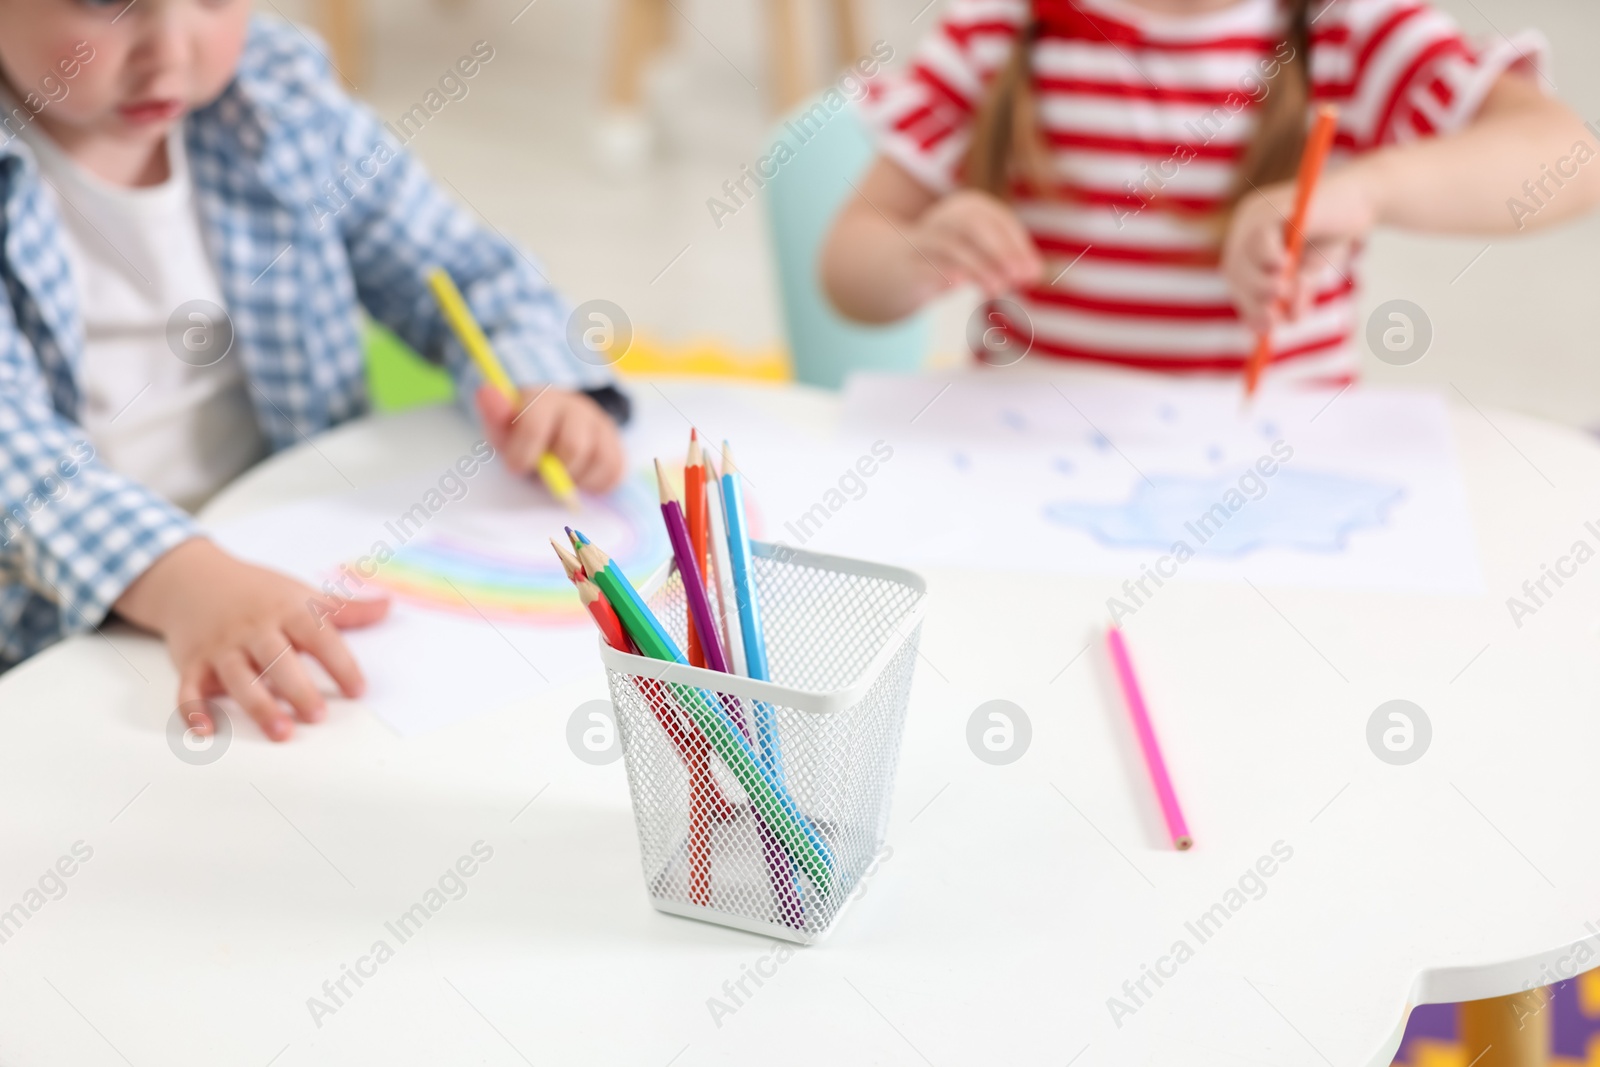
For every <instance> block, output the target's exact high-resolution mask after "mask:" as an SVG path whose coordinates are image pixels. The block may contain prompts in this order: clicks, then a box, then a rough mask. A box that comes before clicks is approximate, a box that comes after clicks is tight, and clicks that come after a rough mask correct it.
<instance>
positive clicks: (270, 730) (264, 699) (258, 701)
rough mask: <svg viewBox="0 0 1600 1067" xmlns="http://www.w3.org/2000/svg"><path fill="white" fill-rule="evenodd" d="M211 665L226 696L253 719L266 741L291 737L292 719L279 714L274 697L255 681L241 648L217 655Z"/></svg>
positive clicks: (281, 713) (251, 665) (249, 664)
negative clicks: (213, 666) (213, 664)
mask: <svg viewBox="0 0 1600 1067" xmlns="http://www.w3.org/2000/svg"><path fill="white" fill-rule="evenodd" d="M215 668H216V672H217V677H218V678H220V679H221V680H222V685H223V688H225V689H226V690H227V691H228V695H229V696H230V697H232V698H233V699H234V701H235V702H237V703H238V705H239V706H240V707H241V708H243V709H244V710H245V713H246V714H247V715H249V716H250V717H251V718H252V719H254V720H255V721H256V724H257V725H258V726H260V727H261V732H262V733H264V734H266V735H267V737H268V739H269V740H272V741H287V740H289V738H290V737H292V736H294V722H293V720H291V719H290V718H289V716H287V715H285V714H284V713H283V708H282V707H281V706H280V705H279V704H278V699H277V697H275V696H273V695H272V693H271V691H270V690H268V688H267V687H266V686H265V685H264V684H262V683H261V682H259V681H257V675H258V673H259V672H258V670H257V669H256V667H255V666H254V665H253V664H252V663H251V662H250V660H249V659H248V658H247V657H246V656H245V654H244V652H243V651H242V650H240V649H233V650H230V651H228V652H224V653H223V654H222V655H220V656H218V657H217V660H216V664H215Z"/></svg>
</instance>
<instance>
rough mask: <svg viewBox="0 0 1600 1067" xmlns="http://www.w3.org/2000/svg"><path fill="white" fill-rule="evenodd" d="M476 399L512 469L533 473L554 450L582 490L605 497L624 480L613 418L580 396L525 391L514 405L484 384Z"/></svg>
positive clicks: (496, 447) (549, 389)
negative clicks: (540, 462) (546, 455)
mask: <svg viewBox="0 0 1600 1067" xmlns="http://www.w3.org/2000/svg"><path fill="white" fill-rule="evenodd" d="M477 401H478V414H479V415H480V416H481V417H482V418H483V426H484V429H485V431H486V432H487V433H488V435H489V443H490V444H491V445H493V446H494V450H495V451H496V452H498V453H500V457H501V459H502V460H503V461H504V463H505V464H506V466H508V467H510V468H511V469H512V470H515V471H532V470H534V469H535V467H536V466H537V464H538V462H539V457H540V456H542V455H544V454H545V453H546V452H554V453H555V454H556V457H557V458H558V459H560V460H561V462H562V463H564V464H566V467H567V471H568V473H570V474H571V475H572V480H573V481H574V482H577V483H578V488H579V489H582V490H583V491H584V492H587V493H603V492H606V491H607V490H609V489H615V488H616V487H617V483H619V482H621V481H622V474H623V464H624V456H623V451H622V435H621V434H619V433H618V432H617V426H616V423H614V422H612V421H611V416H610V415H607V414H606V413H605V411H604V409H602V408H601V407H600V405H599V404H596V403H595V402H594V401H593V400H590V399H589V398H588V397H586V396H584V395H583V394H582V393H574V392H570V391H568V390H566V389H556V388H553V387H548V386H547V387H545V388H543V389H524V390H523V391H522V395H521V396H520V397H519V398H518V401H517V403H516V405H515V406H513V405H512V403H511V401H509V400H507V399H506V398H505V397H504V396H502V395H501V394H500V393H499V392H498V391H497V390H495V389H494V388H492V387H490V386H487V385H485V386H481V387H480V388H479V389H478V395H477Z"/></svg>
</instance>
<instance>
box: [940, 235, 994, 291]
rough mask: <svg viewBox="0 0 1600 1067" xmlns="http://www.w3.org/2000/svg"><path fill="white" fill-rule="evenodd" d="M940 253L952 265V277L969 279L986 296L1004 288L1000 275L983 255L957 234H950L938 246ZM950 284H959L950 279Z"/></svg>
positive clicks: (963, 279)
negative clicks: (949, 236) (939, 246)
mask: <svg viewBox="0 0 1600 1067" xmlns="http://www.w3.org/2000/svg"><path fill="white" fill-rule="evenodd" d="M940 254H941V255H942V256H943V257H944V258H945V260H946V261H947V262H949V263H950V264H951V265H952V266H953V267H954V271H953V272H952V278H955V277H959V278H960V279H961V280H962V281H969V282H972V283H973V284H974V285H976V286H977V287H978V288H979V289H982V290H983V292H984V294H985V295H986V296H994V295H997V294H998V293H1000V292H1003V291H1004V289H1005V283H1004V281H1003V280H1002V277H1001V276H1000V275H997V274H995V273H994V272H993V271H992V270H990V269H989V266H988V264H987V263H986V262H985V261H984V259H983V257H982V256H981V255H979V254H978V252H977V250H976V249H974V248H973V247H972V246H971V245H970V244H969V243H968V242H966V241H964V240H962V239H961V238H960V237H959V236H954V235H953V236H952V237H951V238H950V239H948V240H946V241H945V242H944V243H943V245H942V247H941V248H940ZM952 284H959V283H956V282H954V281H952Z"/></svg>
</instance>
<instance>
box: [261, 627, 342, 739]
mask: <svg viewBox="0 0 1600 1067" xmlns="http://www.w3.org/2000/svg"><path fill="white" fill-rule="evenodd" d="M249 650H250V656H251V658H253V659H254V660H255V661H256V666H257V667H259V668H261V681H262V682H264V683H266V685H267V688H268V689H270V690H271V691H272V692H273V693H275V694H276V695H277V696H279V697H280V698H282V699H283V700H286V701H288V703H289V706H290V707H291V708H293V709H294V713H295V716H296V717H297V718H299V720H300V721H301V722H321V721H322V720H323V719H325V718H327V716H328V705H327V702H326V701H325V700H323V698H322V694H321V693H320V692H318V691H317V687H316V685H315V684H313V682H312V681H311V676H310V675H308V674H307V673H306V665H305V664H304V663H301V662H300V654H299V653H298V652H296V651H295V646H294V642H292V641H290V640H289V636H288V635H287V634H285V633H283V632H282V631H281V630H274V631H272V632H271V633H267V634H263V635H262V636H260V637H258V638H256V639H255V640H253V641H251V642H250V645H249Z"/></svg>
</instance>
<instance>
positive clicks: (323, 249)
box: [0, 0, 623, 740]
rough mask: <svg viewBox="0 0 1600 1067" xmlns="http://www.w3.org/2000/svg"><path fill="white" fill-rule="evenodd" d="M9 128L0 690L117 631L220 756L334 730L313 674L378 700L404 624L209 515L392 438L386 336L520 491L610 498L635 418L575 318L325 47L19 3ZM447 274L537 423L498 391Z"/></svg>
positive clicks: (1, 157)
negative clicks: (133, 642)
mask: <svg viewBox="0 0 1600 1067" xmlns="http://www.w3.org/2000/svg"><path fill="white" fill-rule="evenodd" d="M493 56H494V50H493V48H492V46H490V45H489V44H487V43H486V42H478V44H477V45H476V46H474V47H473V48H472V49H471V51H470V53H468V54H465V55H463V56H462V58H461V60H460V61H459V62H458V63H457V64H455V65H454V66H453V67H452V68H451V70H450V71H449V72H448V73H447V74H446V75H445V77H444V78H442V79H440V82H439V89H438V90H437V91H430V93H429V96H428V98H426V99H425V100H424V103H423V105H422V106H423V107H425V108H427V109H428V110H429V111H430V112H432V111H436V110H437V109H438V108H437V107H435V104H434V99H435V98H437V101H438V106H440V107H442V106H443V104H444V102H445V101H446V100H447V99H459V96H460V95H465V92H466V88H465V87H466V83H467V82H468V81H470V80H471V79H472V78H474V77H476V76H478V74H479V73H480V71H481V70H482V68H483V66H484V65H485V64H487V63H489V62H491V61H492V60H493ZM458 94H459V95H458ZM0 103H3V104H4V112H3V119H0V123H3V126H4V129H3V131H0V200H3V206H4V212H3V214H0V220H3V222H0V229H3V236H4V244H3V253H0V280H3V281H4V284H5V297H6V299H4V300H3V301H0V670H3V669H5V668H6V667H8V666H10V665H12V664H15V663H16V662H19V661H20V660H21V659H23V658H25V657H26V656H29V655H31V654H32V653H34V652H35V651H37V650H39V649H40V648H42V647H44V646H46V645H48V644H50V643H52V642H54V641H56V640H59V639H60V638H62V637H64V636H67V635H69V634H72V633H75V632H81V631H85V630H91V629H94V628H96V627H98V626H99V625H100V623H101V622H102V620H104V619H105V618H106V617H107V616H108V615H109V614H110V613H112V612H115V613H117V614H118V615H120V616H121V617H122V618H124V619H126V620H128V621H130V622H132V623H134V624H136V625H139V626H142V627H144V628H146V629H148V630H151V631H153V632H155V633H158V634H160V635H161V636H162V637H163V638H164V639H165V640H166V643H167V647H168V650H169V651H170V653H171V656H172V660H173V662H174V664H175V665H176V667H177V672H178V676H179V690H178V700H179V706H180V707H182V708H184V709H186V714H187V713H188V712H189V711H192V715H191V716H190V725H191V727H192V728H193V729H195V730H196V731H198V732H201V733H204V732H208V731H210V730H211V729H213V728H214V723H213V722H212V721H211V719H210V716H209V713H208V712H207V711H205V710H203V709H204V708H205V707H206V705H205V699H206V698H208V697H212V696H219V695H223V694H226V695H228V696H231V697H232V698H233V699H235V700H236V701H238V703H239V704H240V705H241V706H243V707H244V708H245V710H246V711H248V712H249V713H250V715H251V716H252V717H253V718H254V719H255V720H256V721H257V722H258V723H259V724H260V725H261V727H262V729H263V731H264V732H265V733H266V735H267V736H268V737H270V738H272V739H274V740H284V739H286V738H288V737H289V736H290V735H291V734H292V733H293V731H294V721H295V719H298V720H300V721H302V722H316V721H318V720H320V719H322V718H323V717H324V716H325V715H326V707H325V703H324V699H323V696H322V694H321V693H320V692H319V691H318V689H317V687H316V685H315V684H314V683H313V680H312V676H311V674H310V673H309V672H308V669H307V664H306V663H305V662H304V661H303V659H302V655H304V656H309V657H311V658H312V659H314V660H316V661H317V662H319V663H320V664H321V665H322V666H323V667H324V668H325V669H326V670H327V672H328V674H329V675H330V676H331V677H332V678H333V679H334V680H335V682H336V683H337V684H338V686H339V688H340V690H341V691H342V692H343V693H344V694H345V695H347V696H356V695H358V694H359V693H360V692H361V690H362V686H363V680H362V675H361V670H360V668H359V667H358V666H357V664H356V662H355V660H354V659H353V658H352V657H351V654H350V652H349V650H348V648H347V647H346V645H345V642H344V641H343V639H342V638H341V637H340V636H339V628H340V627H349V626H362V625H367V624H370V623H373V622H376V621H378V620H379V619H381V618H382V617H383V615H384V613H385V611H386V610H387V606H388V605H387V602H385V601H381V600H348V601H346V600H338V599H334V600H332V601H328V600H327V598H324V597H321V594H319V593H317V592H316V591H315V590H312V589H310V588H308V587H306V586H304V585H302V584H301V583H299V582H297V581H294V580H292V579H290V578H288V577H285V576H284V575H281V574H278V573H276V572H273V571H270V570H266V569H263V568H261V567H256V566H253V565H251V564H248V563H245V562H242V561H240V560H237V559H234V558H233V557H231V556H229V555H228V554H227V553H225V552H223V551H222V550H221V549H220V548H218V547H217V546H216V545H214V544H212V543H211V542H210V541H208V540H207V539H206V538H205V537H204V536H202V535H201V532H200V530H199V529H198V527H197V526H196V525H195V523H194V521H193V520H192V518H191V517H190V515H189V510H190V509H193V508H194V507H196V506H198V505H199V504H200V503H202V502H203V501H204V500H205V499H206V498H207V497H209V496H210V495H211V494H213V493H214V492H215V491H216V490H217V489H219V488H221V487H222V485H224V484H225V483H226V482H227V481H229V480H230V479H231V478H233V477H234V476H236V475H237V474H239V473H240V472H241V471H243V470H244V469H246V468H247V467H249V466H250V465H251V464H253V463H255V462H256V461H257V460H258V459H260V458H261V457H262V456H264V455H266V454H268V453H270V452H273V451H275V450H278V449H281V448H284V447H287V446H289V445H292V444H294V443H296V442H298V441H302V440H304V439H306V437H308V436H309V435H311V434H314V433H316V432H318V431H320V430H323V429H326V428H328V427H330V426H333V425H336V424H338V423H339V422H341V421H344V420H346V419H349V418H352V417H355V416H357V415H359V414H361V413H362V412H363V411H365V409H366V400H367V398H366V392H365V378H364V367H363V360H362V344H361V335H360V328H361V327H360V310H361V309H364V310H365V311H366V313H368V314H369V315H371V316H372V317H373V318H375V319H377V320H379V321H381V322H383V323H385V324H386V325H388V326H389V327H390V328H392V329H393V330H394V331H395V332H397V333H398V334H399V335H400V336H401V337H402V338H403V339H405V340H406V341H407V342H408V343H410V344H411V346H412V347H414V348H415V349H417V350H418V351H419V352H421V353H422V354H423V355H424V356H426V357H428V358H430V359H432V360H434V361H436V362H441V363H443V364H445V365H446V366H447V367H449V369H450V370H451V371H452V373H453V375H454V377H455V378H456V380H457V384H458V386H459V387H461V388H462V389H463V390H465V391H468V392H470V391H471V390H473V389H474V388H478V393H477V399H478V409H479V413H480V415H481V417H482V420H483V423H484V427H485V430H486V437H487V439H488V440H489V442H490V443H491V444H492V445H493V447H494V449H495V450H496V451H497V452H498V453H499V454H500V456H501V458H502V460H503V461H504V462H506V463H508V464H509V465H511V466H512V467H513V468H515V469H518V470H524V471H530V470H532V469H533V467H534V464H535V462H536V460H537V458H538V457H539V456H540V455H541V454H542V453H543V452H545V451H546V450H549V451H553V452H555V454H556V455H557V456H558V457H560V458H561V459H562V460H563V461H564V462H565V464H566V465H567V467H568V468H569V470H570V471H571V472H572V474H573V477H574V479H575V480H576V481H577V483H578V485H579V486H580V487H581V488H583V489H586V490H589V491H602V490H605V489H608V488H611V487H613V486H614V485H615V484H616V483H617V482H618V481H619V480H620V479H621V476H622V471H623V452H622V446H621V442H620V438H619V435H618V433H617V429H616V426H615V424H614V421H613V419H612V418H611V417H610V416H609V415H608V414H607V413H606V411H605V410H603V409H602V407H601V405H600V404H599V403H597V402H596V399H595V397H604V396H607V395H610V396H612V397H614V396H615V395H616V394H615V393H614V390H610V387H609V385H608V382H609V378H608V375H607V373H606V371H605V368H604V367H603V366H599V365H596V364H597V363H598V362H599V361H597V360H589V361H585V360H582V359H578V358H576V357H575V356H574V354H573V350H572V349H571V348H569V346H568V344H567V342H566V319H567V309H566V307H565V305H564V304H563V303H562V301H561V300H560V298H559V297H558V296H557V295H556V294H555V293H554V292H553V291H552V290H551V289H550V287H549V285H548V283H547V282H546V280H545V279H544V276H543V275H542V274H541V273H540V272H539V270H538V268H536V267H535V266H534V265H533V263H532V262H531V261H530V260H529V259H528V258H527V257H526V256H525V255H524V254H523V253H521V252H519V251H518V250H516V249H515V248H513V247H512V246H511V245H510V244H508V243H507V242H506V241H505V240H504V239H502V238H501V237H500V236H499V235H497V234H496V233H493V232H489V231H486V230H485V229H484V228H483V227H481V226H479V225H478V224H477V223H476V222H475V221H474V220H473V218H472V217H471V216H470V215H469V214H468V213H466V212H465V211H463V210H462V209H461V208H460V207H459V206H457V205H456V204H454V203H453V202H452V201H451V200H450V199H449V198H447V197H445V196H444V195H443V194H442V193H441V192H440V191H439V190H438V189H437V187H436V186H435V185H434V184H433V182H432V181H431V180H430V179H429V178H428V176H427V175H426V174H425V173H424V172H423V171H422V169H421V167H420V166H419V165H418V164H417V163H416V162H415V161H414V160H413V159H412V158H411V157H410V156H409V155H408V154H407V153H405V151H404V150H403V148H402V147H401V146H400V145H399V144H398V143H397V141H396V138H395V137H394V136H393V135H392V133H391V132H390V131H386V130H385V128H384V127H383V126H382V125H381V124H380V123H379V122H378V121H377V120H376V119H375V118H374V117H373V115H372V114H371V113H370V112H369V111H368V110H367V109H365V108H364V107H362V106H360V105H358V104H356V103H355V102H353V101H352V100H351V99H350V98H349V97H348V96H347V95H346V94H345V93H344V92H343V90H342V89H341V88H340V87H339V85H338V84H337V83H336V82H335V80H334V79H333V78H332V76H331V75H330V72H329V69H328V64H327V63H326V61H325V60H324V58H323V57H322V55H321V54H320V52H319V51H318V50H317V49H316V47H315V46H314V45H313V44H312V43H311V41H310V40H309V38H307V37H306V36H305V35H304V33H303V32H301V31H300V30H298V29H297V28H295V27H293V26H290V25H288V24H285V23H282V22H276V21H270V20H264V19H256V18H252V16H251V14H250V3H249V0H132V2H129V0H112V2H101V0H0ZM434 266H442V267H444V268H445V269H446V270H447V271H449V273H450V274H451V275H452V276H453V277H454V278H455V279H456V280H457V281H458V283H459V284H460V285H461V288H462V290H463V291H464V293H465V294H466V297H467V299H468V302H469V303H470V304H471V305H472V308H473V310H474V312H475V314H476V315H477V317H478V318H479V319H480V320H481V321H482V323H483V324H484V328H485V331H486V332H487V333H488V334H489V336H490V338H491V340H492V342H493V343H494V345H495V347H496V350H497V352H498V354H499V355H500V357H501V360H502V361H503V362H504V363H505V364H506V365H507V367H508V369H509V371H510V373H511V375H512V377H513V378H514V379H515V380H516V381H517V382H518V384H519V385H520V386H522V388H523V389H524V392H523V393H522V395H521V397H520V398H519V401H518V402H516V403H512V402H511V401H508V400H505V399H502V398H501V397H500V396H499V394H497V393H495V392H494V391H493V390H488V389H484V388H482V387H481V383H479V381H478V379H477V378H476V377H475V372H474V371H473V370H472V369H471V366H470V361H469V360H468V359H467V358H466V356H465V354H464V353H463V351H462V350H461V349H460V347H459V346H458V345H457V344H456V342H455V341H454V339H453V338H452V336H451V334H450V331H449V328H448V326H447V324H446V323H445V322H444V321H443V319H442V318H441V316H440V314H439V312H438V310H437V307H436V305H435V303H434V301H433V300H432V298H431V296H430V294H429V292H428V290H427V286H426V277H427V274H428V272H429V270H430V269H431V268H432V267H434ZM608 391H609V394H608ZM313 599H320V600H322V601H323V603H322V604H321V606H320V610H319V611H318V612H316V613H312V612H308V611H307V603H308V601H311V600H313ZM323 619H327V620H331V621H333V622H334V623H335V624H336V625H335V626H325V625H322V621H323Z"/></svg>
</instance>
